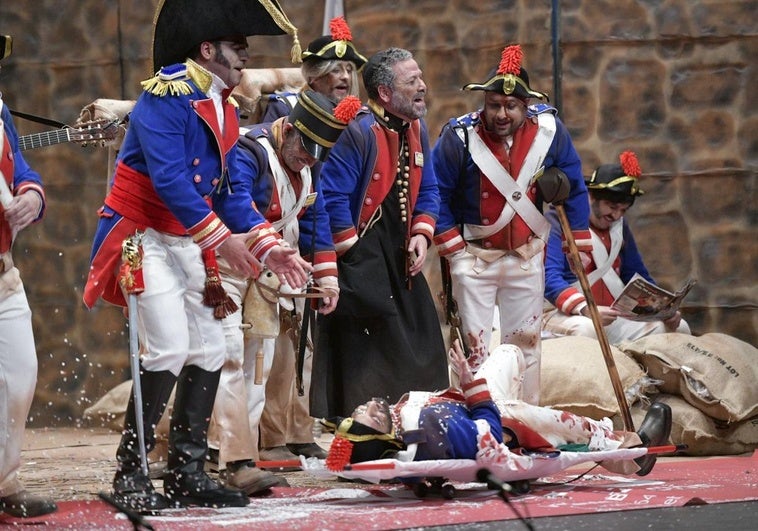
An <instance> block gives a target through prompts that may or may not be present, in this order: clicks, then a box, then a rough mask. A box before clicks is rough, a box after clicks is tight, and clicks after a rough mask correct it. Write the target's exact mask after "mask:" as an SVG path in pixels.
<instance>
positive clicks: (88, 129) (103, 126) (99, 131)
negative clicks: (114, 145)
mask: <svg viewBox="0 0 758 531" xmlns="http://www.w3.org/2000/svg"><path fill="white" fill-rule="evenodd" d="M119 134H122V126H121V122H120V121H119V120H93V121H90V122H83V123H79V124H77V125H75V126H73V127H70V128H68V135H69V138H70V140H71V141H72V142H80V143H81V144H82V146H87V145H101V146H106V145H108V143H109V142H113V141H114V140H116V139H117V138H118V137H119Z"/></svg>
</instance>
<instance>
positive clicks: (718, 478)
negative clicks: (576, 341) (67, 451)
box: [0, 453, 758, 531]
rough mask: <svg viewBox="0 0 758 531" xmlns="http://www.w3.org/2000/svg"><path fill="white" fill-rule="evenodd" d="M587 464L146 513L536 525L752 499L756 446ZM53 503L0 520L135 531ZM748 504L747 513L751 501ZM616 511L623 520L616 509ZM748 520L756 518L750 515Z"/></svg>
mask: <svg viewBox="0 0 758 531" xmlns="http://www.w3.org/2000/svg"><path fill="white" fill-rule="evenodd" d="M589 468H590V467H589V466H584V467H574V468H572V469H570V470H567V471H564V472H562V473H561V474H559V475H555V476H552V477H547V478H542V479H540V480H539V481H538V482H537V483H535V484H533V485H532V491H531V492H530V493H529V494H527V495H524V496H520V497H511V498H510V502H511V503H510V505H508V504H506V503H504V501H503V500H502V499H501V498H499V497H498V496H496V495H494V494H493V493H492V492H487V491H484V490H482V489H481V488H480V487H478V486H477V485H475V484H458V485H456V487H457V489H458V492H457V495H456V497H455V499H453V500H444V499H441V498H435V497H427V498H424V499H418V498H416V497H415V496H414V495H413V493H412V492H411V490H410V489H408V488H406V487H404V486H402V485H379V486H368V485H358V484H353V483H336V484H335V488H277V489H275V492H274V494H273V495H272V496H269V497H266V498H254V499H252V500H251V503H250V505H249V506H247V507H244V508H235V509H176V510H170V511H165V512H164V513H162V514H161V515H160V516H150V517H146V520H147V521H148V522H149V523H150V524H151V525H152V526H153V527H154V528H155V529H156V530H160V529H171V530H176V529H179V530H181V529H198V528H202V529H234V530H236V529H265V530H287V531H295V530H313V529H329V530H335V531H339V530H354V529H361V530H365V531H368V530H390V529H405V528H411V527H413V528H420V527H429V526H442V525H454V526H455V525H456V524H457V526H456V528H459V529H460V528H462V527H461V526H462V525H463V524H470V523H474V522H480V523H483V522H494V521H512V520H515V519H516V518H517V515H516V514H515V512H518V514H519V515H521V516H522V517H525V518H531V519H535V520H532V522H533V523H534V527H535V528H536V529H539V528H540V525H539V520H536V519H540V518H545V517H556V516H565V515H579V514H584V515H589V514H598V513H609V512H614V511H637V510H644V509H655V508H665V507H686V506H692V505H706V504H707V505H712V504H725V503H728V502H752V501H757V500H758V453H756V454H753V455H752V456H750V457H724V458H704V459H689V458H672V459H668V460H663V461H661V462H659V463H658V465H657V466H656V468H655V469H654V470H653V472H652V473H651V474H650V475H648V476H646V477H644V478H640V477H637V476H620V475H615V474H610V473H607V472H605V471H604V470H603V469H601V468H599V467H598V468H595V469H593V470H591V471H590V472H589V473H587V474H586V475H584V476H583V477H581V478H579V479H577V480H575V481H572V480H574V479H575V478H576V477H577V476H578V475H580V474H581V473H582V472H584V471H586V470H589ZM567 482H570V483H567ZM59 505H60V510H59V511H58V512H57V513H55V514H52V515H49V516H47V517H40V518H35V519H26V520H18V519H12V518H8V517H6V516H0V523H5V524H16V525H19V524H20V525H24V524H25V525H45V526H47V527H46V529H114V530H116V529H132V528H133V525H132V524H131V522H129V520H128V519H126V517H125V516H124V515H121V514H117V513H116V512H115V511H114V510H113V509H111V508H110V507H109V506H108V505H106V504H105V503H103V502H101V501H99V500H92V501H82V500H79V501H64V502H61V503H60V504H59ZM746 507H747V508H748V510H752V511H753V512H755V510H756V508H758V504H755V505H752V504H748V505H747V506H746ZM618 516H619V519H618V521H619V522H623V518H624V516H623V513H622V514H621V515H618ZM751 521H752V522H753V523H755V519H752V520H751ZM545 522H547V521H545ZM512 523H514V524H515V523H516V522H512ZM681 527H683V526H678V527H677V528H681ZM672 529H673V528H672ZM746 529H749V528H746ZM689 531H692V528H689Z"/></svg>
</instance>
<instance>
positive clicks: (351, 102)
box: [334, 96, 363, 124]
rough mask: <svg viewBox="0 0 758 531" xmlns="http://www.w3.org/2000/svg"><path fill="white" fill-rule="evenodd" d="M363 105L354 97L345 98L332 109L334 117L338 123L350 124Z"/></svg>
mask: <svg viewBox="0 0 758 531" xmlns="http://www.w3.org/2000/svg"><path fill="white" fill-rule="evenodd" d="M362 106H363V104H362V103H361V100H360V99H359V98H358V97H356V96H345V97H344V98H343V99H342V101H341V102H339V103H338V104H337V106H336V107H335V108H334V117H335V118H336V119H337V120H339V121H340V122H345V123H346V124H347V123H350V122H351V121H352V120H353V119H355V115H356V114H358V111H359V110H361V107H362Z"/></svg>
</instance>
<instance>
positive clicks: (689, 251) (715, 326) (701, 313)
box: [0, 0, 758, 425]
mask: <svg viewBox="0 0 758 531" xmlns="http://www.w3.org/2000/svg"><path fill="white" fill-rule="evenodd" d="M156 3H157V2H156V0H123V1H118V0H58V1H56V2H39V3H30V2H24V1H20V0H4V1H3V2H2V3H1V4H0V21H2V22H0V32H1V33H11V34H13V36H14V39H15V51H14V54H13V55H12V56H11V57H10V58H9V59H7V60H5V61H4V62H3V70H2V72H1V73H0V87H2V90H3V95H4V100H5V102H6V104H7V105H9V106H10V107H11V108H14V109H18V110H21V111H24V112H28V113H34V114H38V115H43V116H48V117H52V118H55V119H57V120H59V121H62V122H65V123H73V122H74V121H75V120H76V118H77V116H78V114H79V111H80V109H81V108H82V107H83V106H84V105H86V104H88V103H89V102H91V101H93V100H94V99H96V98H99V97H104V98H114V99H134V98H136V97H137V96H138V94H139V81H140V80H141V79H144V78H145V77H147V76H148V75H149V73H150V72H149V69H150V43H151V38H152V16H153V10H154V6H155V4H156ZM281 3H282V4H283V5H284V7H285V10H286V12H287V14H288V15H289V17H290V19H291V20H292V21H293V22H294V23H295V24H296V25H297V26H299V28H300V39H301V42H302V43H303V45H304V46H305V45H307V43H308V42H309V41H310V40H312V39H313V38H315V37H317V36H318V35H320V34H321V20H322V13H323V11H322V7H321V2H319V1H317V0H302V1H295V0H282V2H281ZM345 4H346V7H347V18H348V21H349V23H350V26H351V28H352V31H353V35H354V40H355V43H356V45H357V46H358V48H359V49H360V50H361V51H363V52H364V53H365V54H366V55H369V54H371V53H373V52H375V51H377V50H380V49H383V48H386V47H389V46H393V45H394V46H401V47H404V48H407V49H410V50H411V51H413V52H414V54H415V55H416V58H417V60H418V62H419V64H420V65H421V67H422V68H423V70H424V77H425V80H426V82H427V84H428V86H429V95H428V104H429V115H428V120H427V121H428V124H429V129H430V132H431V134H432V136H436V135H437V133H438V132H439V130H440V127H441V126H442V125H443V124H444V123H445V121H446V120H447V119H448V118H450V117H452V116H457V115H460V114H463V113H464V112H467V111H469V110H473V109H474V108H475V107H476V106H477V105H478V104H479V102H480V98H481V95H478V94H476V93H464V92H462V91H461V90H460V87H461V86H462V85H463V84H465V83H467V82H471V81H482V80H484V78H485V76H486V74H487V72H488V71H489V70H490V69H491V68H492V67H494V66H496V65H497V63H498V61H499V56H500V51H501V50H502V48H503V47H504V46H505V45H507V44H510V43H514V42H518V43H520V44H521V45H522V46H523V48H524V50H525V62H524V64H525V66H526V68H527V69H528V71H529V76H530V79H531V84H532V86H533V87H534V88H535V89H537V90H540V91H543V92H548V93H551V94H552V95H553V101H554V102H555V103H556V104H557V105H558V107H559V110H560V115H561V118H562V119H563V121H564V122H565V123H566V124H567V125H568V127H569V129H570V130H571V133H572V135H573V138H574V141H575V143H576V146H577V148H578V150H579V152H580V155H581V156H582V160H583V164H584V170H585V172H586V173H587V174H589V173H590V172H591V171H592V169H593V168H594V167H595V166H596V165H598V164H599V163H602V162H610V161H614V160H616V158H617V157H618V154H619V153H620V152H621V151H623V150H626V149H632V150H634V151H635V152H636V153H637V154H638V156H639V159H640V163H641V166H642V169H643V172H644V173H645V176H644V178H643V180H642V182H641V184H642V186H643V188H644V189H645V190H646V192H647V193H646V195H645V196H643V197H642V198H641V199H640V200H639V201H638V202H637V204H635V206H634V208H633V209H632V211H631V212H630V214H629V218H630V219H631V223H632V225H633V227H634V228H635V231H636V235H637V238H638V242H639V245H640V247H641V248H642V252H643V255H644V256H645V258H646V261H647V265H648V267H649V269H650V270H651V272H652V274H653V275H654V276H655V277H656V278H657V279H658V280H659V282H660V283H661V284H662V285H664V286H665V287H669V288H676V287H677V286H678V285H680V284H682V283H683V282H684V281H685V280H686V279H687V278H689V277H695V278H697V279H698V284H697V286H696V287H695V289H694V290H693V292H692V293H691V294H690V295H689V296H688V298H687V300H686V302H685V306H684V313H685V317H686V318H687V319H688V321H689V322H690V323H691V325H692V328H693V331H694V332H695V333H696V334H701V333H705V332H712V331H719V332H723V333H727V334H731V335H734V336H736V337H739V338H741V339H743V340H745V341H748V342H750V343H752V344H756V339H757V338H758V334H757V333H756V328H757V327H756V324H757V322H758V317H757V315H758V312H756V301H757V300H758V296H757V295H758V293H757V291H756V280H757V275H756V263H757V260H756V257H757V256H758V252H757V250H758V244H757V243H756V240H755V239H754V238H755V224H756V219H757V218H758V215H757V212H756V207H755V186H756V168H757V167H758V116H757V115H756V100H755V95H754V94H755V90H754V87H755V86H756V84H757V83H756V82H758V73H757V71H756V63H755V57H758V32H757V31H756V26H755V22H754V21H755V17H754V7H755V2H753V1H752V0H658V1H652V0H637V1H634V0H593V1H591V2H587V1H584V2H583V1H580V0H563V1H561V2H560V7H561V15H560V25H561V35H562V38H561V46H560V51H561V54H562V60H561V62H560V68H559V70H560V71H562V75H561V76H560V86H559V88H560V92H559V93H557V94H556V92H555V88H556V87H555V84H554V77H555V76H554V68H553V50H552V47H551V42H552V41H551V25H550V20H551V2H549V1H547V0H543V1H539V2H534V1H528V0H499V1H498V0H478V1H476V2H475V1H471V0H393V1H391V2H390V1H383V0H345ZM309 24H310V25H309ZM250 43H251V55H252V57H251V61H250V63H249V66H250V67H264V66H271V67H283V66H291V65H290V64H289V63H288V56H289V46H290V43H291V41H290V39H289V38H288V37H286V36H281V37H254V38H251V39H250ZM750 87H753V88H752V89H751V88H750ZM17 125H18V128H19V130H20V131H21V133H22V134H27V133H32V132H39V131H44V130H47V129H49V128H48V127H47V126H40V125H38V124H31V123H29V122H25V121H22V120H17ZM26 156H27V159H28V161H29V162H30V163H31V164H32V165H33V166H34V167H35V168H37V169H38V170H39V171H40V173H41V174H42V175H43V177H44V178H45V180H46V184H47V193H48V200H49V206H48V212H47V217H46V219H45V221H44V222H43V223H41V224H39V225H37V226H35V227H33V228H31V229H29V230H27V231H26V232H25V233H23V234H22V235H21V236H20V237H19V239H18V241H17V243H16V246H15V257H16V260H17V262H18V265H19V267H20V269H21V272H22V275H23V277H24V278H25V280H26V284H27V293H28V296H29V300H30V304H31V306H32V309H33V311H34V327H35V334H36V338H37V349H38V353H39V360H40V372H39V385H38V387H37V397H36V400H35V404H34V405H33V411H32V422H33V424H36V425H54V424H70V423H72V422H75V421H76V420H77V419H78V418H80V416H81V412H82V411H83V409H84V408H85V407H87V405H89V404H90V403H91V401H92V400H94V399H97V398H98V397H99V396H101V395H102V394H104V393H105V392H106V391H107V390H108V389H110V388H112V387H113V386H114V385H115V384H117V383H119V382H121V381H123V380H124V379H125V378H127V377H128V357H127V352H128V347H127V335H126V330H125V326H124V319H123V316H122V314H121V312H120V310H119V309H116V308H113V307H108V306H106V305H100V306H98V307H97V308H96V309H94V310H93V311H87V310H86V309H85V308H84V307H83V305H82V303H81V293H82V285H83V283H84V279H85V276H86V274H87V269H88V256H89V252H90V245H91V241H92V236H93V233H94V229H95V226H96V223H97V217H96V215H95V212H96V210H97V208H98V207H99V206H100V204H101V201H102V198H103V196H104V193H105V189H106V171H107V166H108V154H107V150H106V149H103V148H100V147H92V146H88V147H80V146H78V145H74V144H68V145H59V146H54V147H47V148H44V149H37V150H34V151H28V152H27V153H26ZM429 270H430V273H431V274H432V276H434V266H433V265H432V267H430V268H429Z"/></svg>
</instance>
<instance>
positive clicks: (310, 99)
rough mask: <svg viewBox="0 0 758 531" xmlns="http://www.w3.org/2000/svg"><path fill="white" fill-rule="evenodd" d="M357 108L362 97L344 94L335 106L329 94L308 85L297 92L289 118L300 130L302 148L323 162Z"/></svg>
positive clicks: (353, 116) (359, 106)
mask: <svg viewBox="0 0 758 531" xmlns="http://www.w3.org/2000/svg"><path fill="white" fill-rule="evenodd" d="M360 108H361V101H360V100H359V99H358V98H356V97H355V96H347V97H345V98H343V99H342V101H340V102H339V104H338V105H337V106H336V107H335V105H334V103H333V102H332V101H331V100H330V99H329V98H327V97H326V96H324V95H323V94H321V93H320V92H316V91H314V90H310V89H309V90H303V91H301V92H300V93H299V94H298V95H297V103H296V104H295V106H294V107H293V109H292V111H291V112H290V114H289V118H288V120H289V122H290V123H291V124H292V125H294V126H295V128H296V129H297V130H298V131H300V138H301V139H302V141H303V147H304V148H305V150H306V151H307V152H308V153H310V154H311V156H313V157H314V158H316V159H318V160H320V161H321V162H323V161H325V160H326V157H327V156H328V155H329V150H330V149H331V148H332V146H334V143H335V142H337V139H338V138H339V136H340V133H342V131H343V130H344V129H345V127H347V124H348V123H349V122H350V120H352V119H353V118H355V115H356V113H357V112H358V110H359V109H360Z"/></svg>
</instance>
